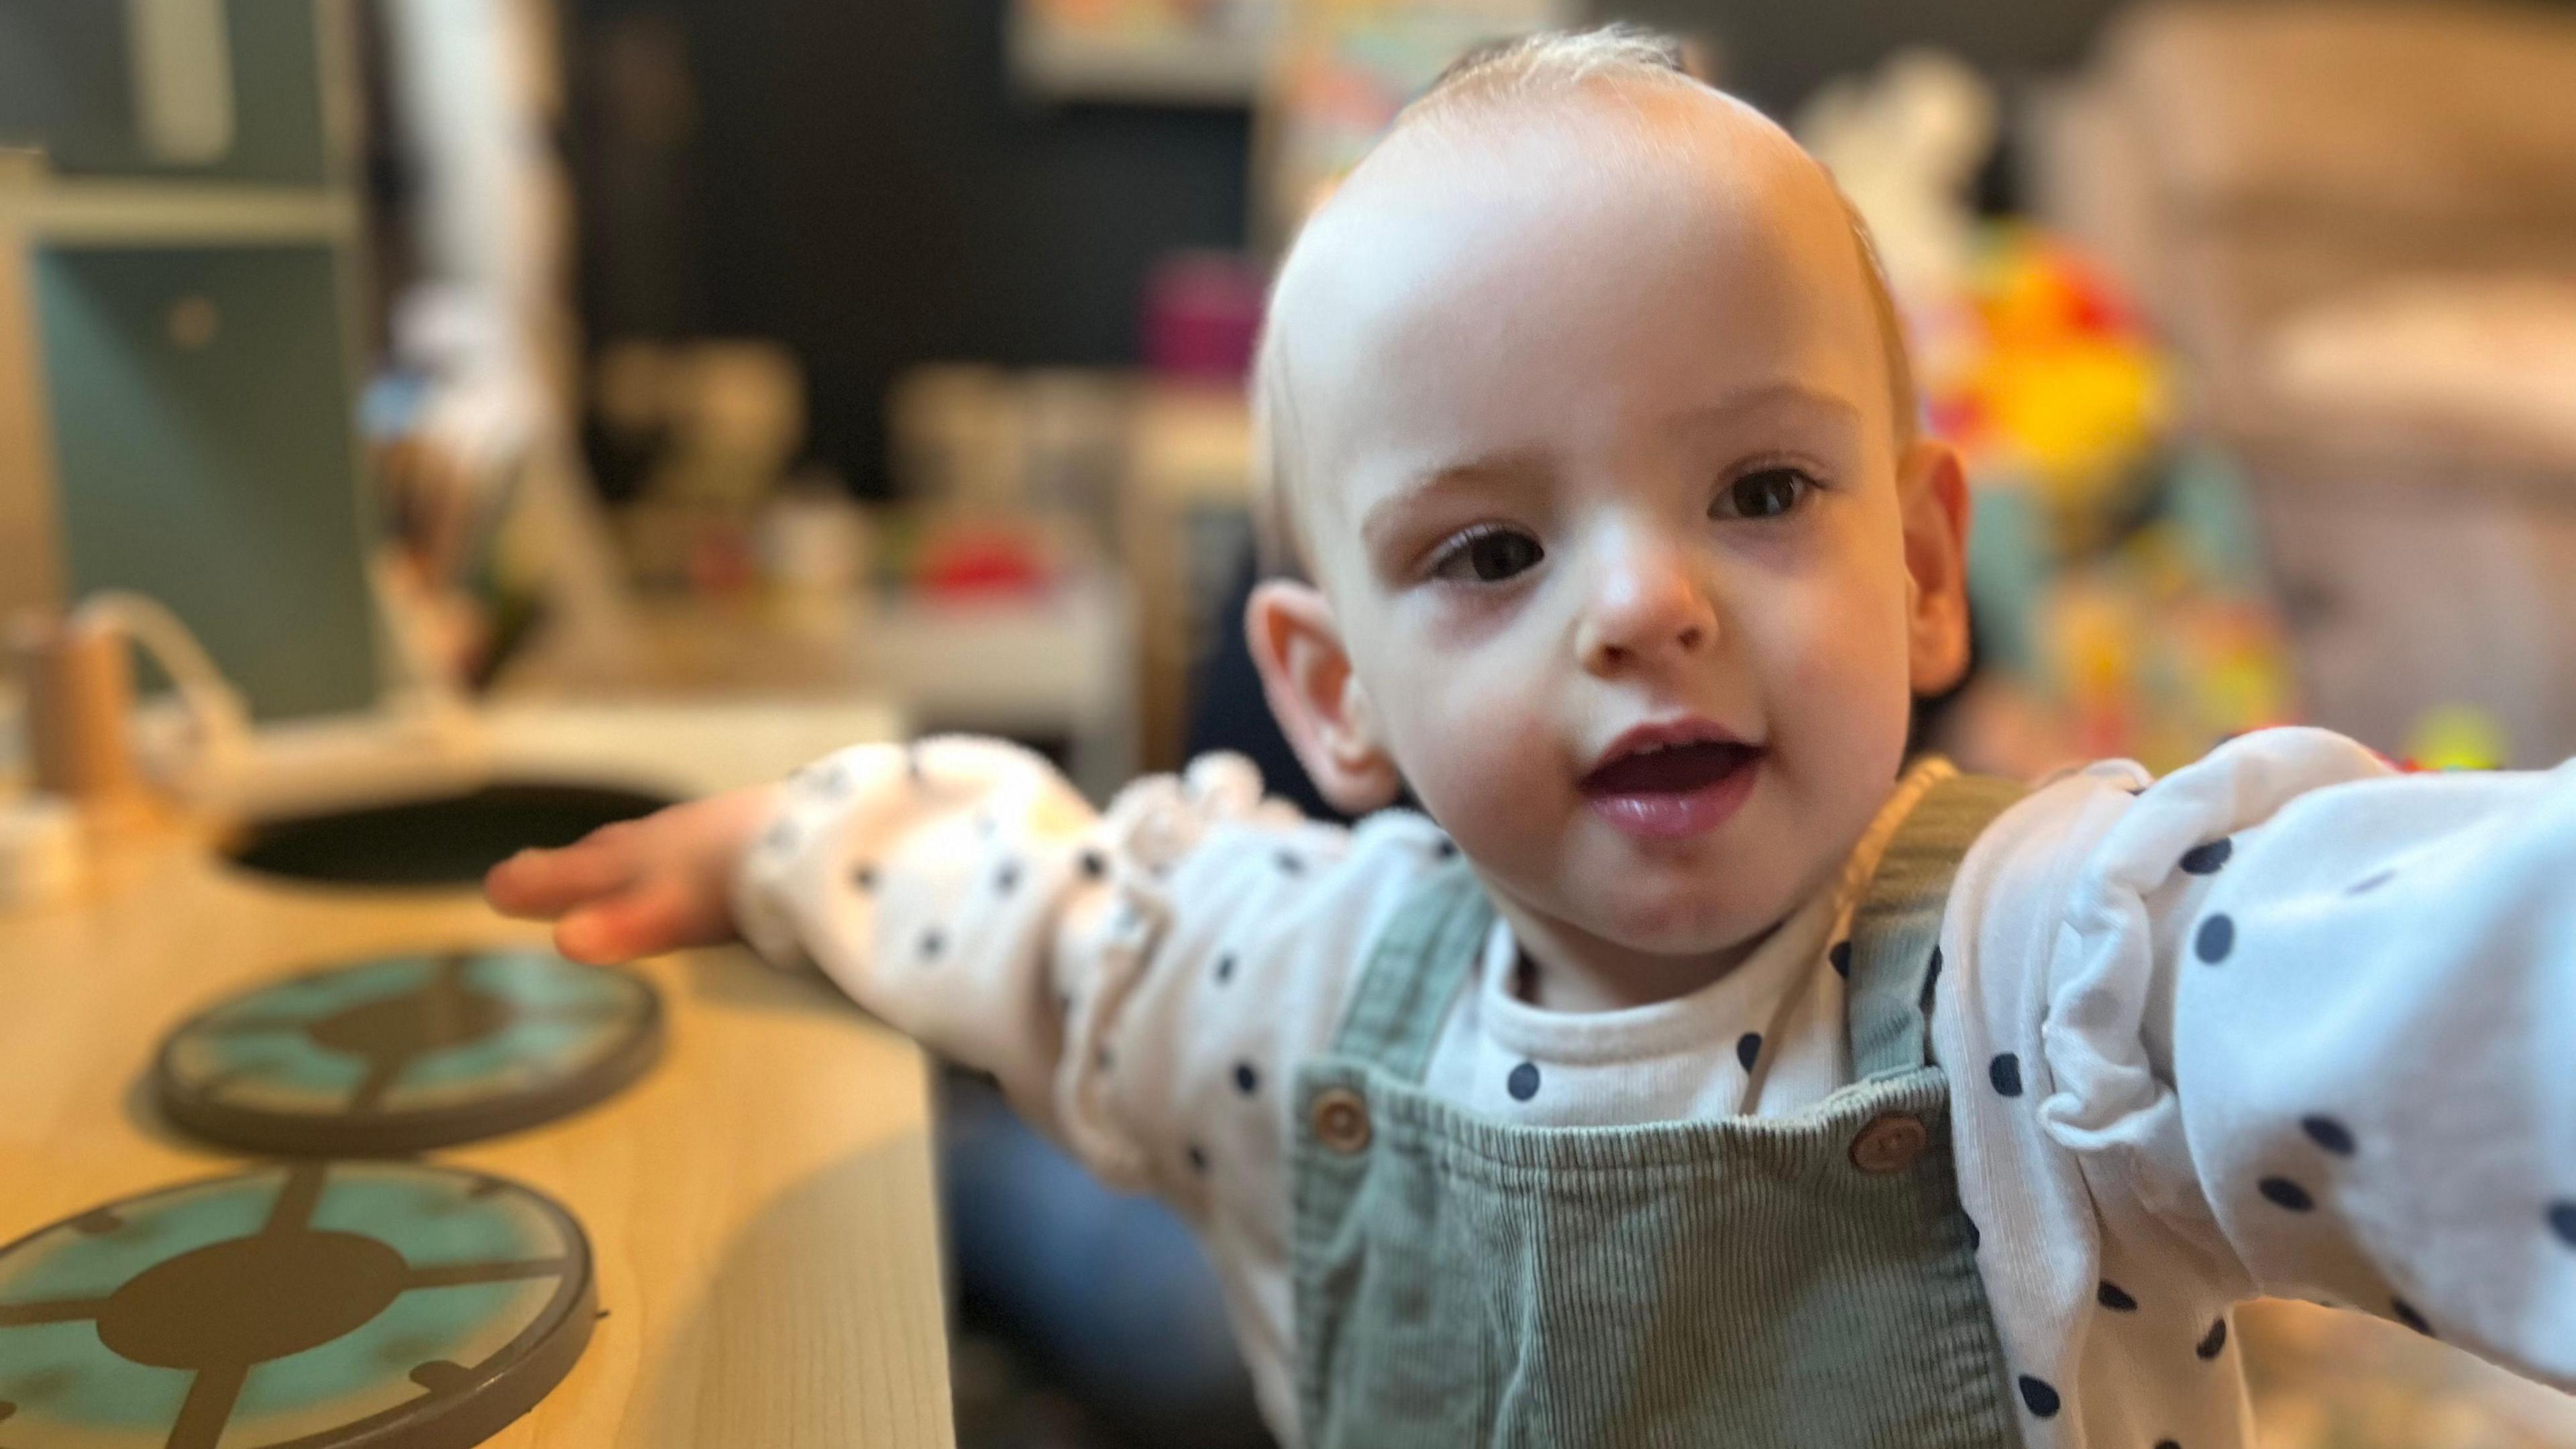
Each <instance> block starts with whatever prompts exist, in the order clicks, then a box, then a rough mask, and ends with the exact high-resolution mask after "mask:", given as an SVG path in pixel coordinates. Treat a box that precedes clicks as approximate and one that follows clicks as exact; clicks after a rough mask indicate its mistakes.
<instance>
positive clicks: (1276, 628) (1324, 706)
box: [1243, 579, 1402, 815]
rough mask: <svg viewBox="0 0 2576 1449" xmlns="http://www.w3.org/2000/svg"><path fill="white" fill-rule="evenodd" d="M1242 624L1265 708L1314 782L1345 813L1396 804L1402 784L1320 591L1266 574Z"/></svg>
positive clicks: (1256, 589)
mask: <svg viewBox="0 0 2576 1449" xmlns="http://www.w3.org/2000/svg"><path fill="white" fill-rule="evenodd" d="M1243 629H1244V634H1245V636H1246V637H1247V638H1248V639H1249V640H1250V641H1251V645H1252V662H1253V665H1254V667H1256V668H1258V669H1259V670H1260V671H1261V690H1262V693H1263V694H1265V695H1266V696H1268V697H1269V700H1270V713H1271V714H1272V715H1273V716H1274V717H1275V718H1277V719H1278V721H1279V729H1280V731H1281V733H1283V734H1285V735H1287V736H1288V743H1289V746H1290V747H1291V748H1293V749H1295V750H1296V751H1297V760H1298V763H1300V764H1302V765H1304V766H1305V767H1306V774H1307V775H1308V777H1310V778H1311V779H1313V780H1314V782H1315V788H1316V789H1317V790H1319V791H1321V792H1322V793H1323V796H1324V798H1325V799H1326V800H1329V801H1331V802H1332V804H1333V808H1334V809H1336V810H1339V811H1341V812H1342V813H1343V814H1345V815H1366V814H1367V813H1369V812H1370V811H1372V810H1381V809H1384V808H1385V807H1387V806H1388V805H1391V804H1393V803H1395V798H1396V795H1397V793H1398V791H1399V790H1400V789H1401V788H1402V782H1401V780H1400V778H1399V777H1398V776H1397V774H1396V769H1395V758H1394V756H1392V755H1390V754H1388V753H1387V751H1386V745H1385V742H1384V741H1383V740H1382V739H1381V738H1380V736H1379V733H1378V727H1377V719H1376V716H1375V714H1374V713H1373V712H1372V711H1371V710H1370V708H1369V702H1368V695H1367V693H1366V691H1364V690H1362V689H1361V688H1360V681H1359V676H1358V675H1357V674H1356V673H1354V672H1353V671H1352V669H1351V657H1350V654H1349V653H1348V652H1347V651H1346V650H1344V649H1343V647H1342V635H1341V630H1340V628H1339V627H1338V626H1336V625H1335V624H1334V622H1333V609H1332V605H1331V604H1330V603H1328V602H1327V601H1326V600H1325V598H1324V595H1323V591H1322V590H1320V589H1317V588H1316V587H1315V586H1314V585H1312V584H1305V583H1297V582H1293V581H1290V580H1287V579H1271V580H1269V581H1267V582H1265V583H1263V584H1261V585H1260V586H1259V587H1257V588H1255V589H1254V590H1253V591H1252V598H1251V600H1250V602H1248V603H1247V604H1245V605H1244V610H1243Z"/></svg>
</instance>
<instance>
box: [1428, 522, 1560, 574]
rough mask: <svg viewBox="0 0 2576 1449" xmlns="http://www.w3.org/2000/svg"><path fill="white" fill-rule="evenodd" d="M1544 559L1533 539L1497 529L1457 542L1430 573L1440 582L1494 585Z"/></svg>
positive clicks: (1522, 534)
mask: <svg viewBox="0 0 2576 1449" xmlns="http://www.w3.org/2000/svg"><path fill="white" fill-rule="evenodd" d="M1545 557H1547V555H1546V553H1545V551H1543V550H1542V549H1540V548H1539V546H1538V540H1537V539H1534V538H1532V537H1530V536H1529V535H1528V534H1526V533H1514V532H1512V531H1510V530H1508V529H1499V528H1498V529H1492V530H1489V531H1487V532H1484V533H1479V534H1475V535H1473V536H1472V537H1469V538H1464V539H1461V540H1459V541H1458V543H1457V544H1456V545H1454V546H1453V547H1451V548H1450V550H1449V551H1448V552H1447V553H1445V554H1443V555H1441V558H1440V562H1439V564H1438V565H1437V566H1436V567H1434V568H1433V569H1432V573H1433V574H1434V575H1435V576H1437V577H1440V578H1444V579H1452V580H1460V581H1465V580H1473V581H1475V582H1477V583H1480V584H1498V583H1501V582H1502V581H1503V580H1505V579H1508V578H1510V577H1512V576H1513V575H1515V574H1519V573H1524V572H1527V571H1528V570H1530V569H1533V568H1536V567H1538V561H1539V560H1540V559H1542V558H1545Z"/></svg>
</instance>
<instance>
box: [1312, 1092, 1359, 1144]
mask: <svg viewBox="0 0 2576 1449" xmlns="http://www.w3.org/2000/svg"><path fill="white" fill-rule="evenodd" d="M1313 1117H1314V1123H1315V1140H1316V1141H1318V1142H1321V1143H1323V1144H1324V1145H1325V1146H1326V1147H1329V1148H1331V1149H1333V1150H1334V1151H1335V1152H1364V1151H1366V1150H1367V1149H1368V1145H1369V1115H1368V1101H1367V1099H1365V1098H1363V1097H1362V1096H1360V1094H1359V1093H1357V1092H1354V1091H1352V1090H1351V1089H1350V1088H1348V1087H1327V1088H1325V1089H1324V1090H1323V1091H1321V1092H1317V1093H1316V1094H1315V1105H1314V1109H1313Z"/></svg>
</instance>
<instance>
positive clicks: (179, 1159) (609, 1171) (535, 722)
mask: <svg viewBox="0 0 2576 1449" xmlns="http://www.w3.org/2000/svg"><path fill="white" fill-rule="evenodd" d="M566 718H570V717H566ZM649 723H650V722H649V721H646V722H644V724H639V725H634V726H629V725H620V724H617V723H615V722H613V721H612V720H611V719H609V718H608V717H606V716H600V717H591V718H587V719H576V720H574V722H573V723H571V724H567V723H566V722H565V718H558V719H555V720H552V721H547V720H542V719H538V718H537V717H535V716H534V715H530V716H527V717H526V723H525V727H524V729H523V731H522V737H523V738H524V740H526V741H528V742H529V749H528V750H526V751H522V752H521V753H522V754H523V755H533V756H541V755H545V754H548V753H551V752H554V751H558V750H560V749H562V748H564V747H566V746H571V745H579V744H581V743H582V742H583V741H585V740H588V741H590V742H591V743H593V744H596V745H597V746H598V748H597V750H596V752H595V758H603V759H614V760H618V761H620V762H622V763H621V765H620V768H619V771H618V773H619V774H620V775H621V776H622V777H623V778H626V779H628V780H629V781H631V782H633V783H637V784H644V785H654V786H658V787H661V788H672V787H674V786H679V787H690V786H694V787H696V788H715V787H718V786H722V785H726V784H731V783H735V782H736V780H737V778H742V777H755V776H760V775H766V774H767V773H770V772H772V771H774V770H778V769H783V768H784V767H785V765H786V764H787V763H791V762H792V761H791V760H790V759H788V758H787V757H788V756H795V757H797V758H801V757H803V756H804V755H808V754H811V753H816V752H819V750H820V749H821V748H823V747H827V746H828V745H829V744H831V743H836V742H840V741H842V740H846V739H847V738H848V735H847V734H846V733H835V731H836V730H837V731H846V730H847V728H848V719H847V716H846V714H844V715H843V716H841V717H839V718H837V719H833V720H830V721H827V722H825V724H824V727H823V728H821V729H819V730H817V731H807V732H805V733H806V734H809V735H812V736H814V738H812V739H810V740H808V739H799V737H798V736H799V733H800V732H799V731H798V730H796V729H794V728H789V727H784V726H782V725H781V724H780V723H779V720H778V718H777V717H776V716H775V715H774V714H771V715H766V716H764V728H763V729H761V730H758V731H753V732H751V735H750V736H745V737H753V736H756V737H757V738H758V739H760V740H761V741H762V742H763V747H762V748H758V749H749V750H742V751H734V752H729V753H720V752H709V751H706V750H703V749H687V750H680V751H675V752H672V753H670V754H666V755H664V756H663V757H662V760H661V766H662V767H661V768H660V769H659V771H658V772H656V771H652V770H646V769H640V768H637V764H638V762H639V761H650V760H652V758H653V757H654V756H655V754H656V751H655V750H654V749H653V747H652V743H651V742H652V739H653V738H655V737H668V738H670V739H673V740H687V739H689V738H690V736H691V735H692V734H698V735H703V734H704V733H705V731H706V727H707V724H708V722H707V720H705V719H704V718H697V719H696V720H695V721H694V725H693V726H692V724H691V722H690V721H673V720H668V719H666V720H664V721H662V722H661V726H660V727H659V728H646V727H645V725H648V724H649ZM639 730H640V733H639ZM727 733H728V735H729V737H731V736H732V732H727ZM612 735H615V736H617V738H613V739H612V738H610V736H612ZM504 753H505V754H508V753H510V752H509V751H504ZM773 755H775V757H772V756H773ZM657 773H658V778H647V776H648V775H656V774H657ZM593 774H594V777H596V775H597V772H596V771H594V772H593ZM203 835H204V832H202V831H194V830H190V829H188V828H185V827H172V828H169V829H164V830H159V831H156V832H152V833H150V834H148V835H144V836H140V837H137V838H134V839H132V840H129V841H128V842H127V843H126V844H125V845H124V846H122V847H121V848H119V849H117V850H115V851H114V852H112V853H109V854H107V855H105V856H103V857H102V858H101V859H100V860H99V862H98V869H97V872H96V875H95V877H94V879H93V880H92V882H91V885H90V887H89V888H88V889H87V890H86V891H85V893H84V896H83V898H82V899H81V900H79V901H77V902H75V903H72V904H70V905H67V906H59V907H51V908H46V909H43V910H22V911H18V912H15V913H9V912H0V1241H5V1240H7V1239H11V1238H15V1237H17V1236H18V1235H20V1234H21V1233H24V1232H26V1231H29V1230H31V1229H34V1228H36V1227H39V1226H41V1225H43V1224H46V1223H50V1222H52V1221H54V1220H56V1219H58V1218H62V1217H65V1216H68V1215H71V1214H73V1213H77V1212H79V1211H81V1210H82V1209H84V1208H87V1207H91V1206H94V1205H96V1204H98V1203H101V1202H105V1201H108V1200H110V1199H114V1198H117V1197H122V1196H125V1195H128V1194H131V1193H135V1192H139V1191H143V1190H146V1189H150V1188H154V1187H158V1186H162V1185H166V1184H169V1183H173V1182H178V1181H181V1180H185V1179H189V1178H196V1177H205V1176H212V1175H217V1174H220V1173H224V1172H227V1171H229V1170H232V1169H233V1168H235V1167H237V1166H238V1165H240V1159H239V1158H238V1157H236V1156H234V1155H231V1154H227V1153H224V1152H220V1151H216V1150H213V1149H210V1148H207V1147H204V1146H201V1145H199V1144H197V1143H195V1142H193V1141H191V1140H189V1139H187V1138H184V1137H182V1136H180V1135H178V1134H177V1133H175V1132H174V1131H172V1130H171V1129H170V1128H168V1127H167V1126H166V1125H165V1124H163V1123H162V1122H161V1120H160V1119H159V1116H158V1114H157V1113H156V1111H155V1110H154V1108H153V1106H152V1104H151V1100H150V1091H149V1087H148V1083H147V1073H148V1069H149V1066H150V1063H151V1060H152V1055H153V1052H154V1050H155V1048H156V1046H157V1045H158V1043H159V1040H160V1037H161V1035H162V1033H163V1032H164V1031H165V1030H166V1029H167V1028H168V1027H169V1026H170V1025H171V1024H173V1023H174V1022H176V1021H178V1020H179V1019H180V1018H182V1017H184V1016H186V1015H187V1014H188V1013H189V1012H191V1011H193V1010H194V1009H195V1008H197V1007H198V1006H199V1005H201V1004H203V1003H205V1002H207V1001H208V1000H210V999H212V998H215V997H220V996H223V995H226V994H229V993H230V992H232V991H234V990H236V989H238V988H242V987H246V986H250V985H253V984H256V983H259V982H262V981H265V980H267V979H269V978H272V977H275V976H278V975H280V974H282V973H284V972H287V971H289V970H291V969H293V968H295V967H298V966H303V965H308V964H319V963H325V962H329V961H333V960H337V959H341V958H348V957H357V956H364V955H368V954H371V953H377V952H392V951H402V950H407V949H418V948H422V947H428V946H437V947H455V946H474V945H481V944H493V943H502V942H525V941H530V940H538V939H542V931H541V930H539V929H538V928H535V927H530V926H526V925H521V924H517V923H512V922H508V921H504V920H502V919H500V918H499V917H497V916H495V915H493V914H492V913H491V912H490V911H489V910H487V909H485V908H484V906H483V905H482V904H481V902H480V901H479V900H478V899H477V898H476V897H475V896H474V895H472V894H471V893H468V892H429V893H421V892H413V893H398V892H388V891H354V892H353V891H347V890H326V889H320V888H304V887H296V886H290V885H285V884H280V883H275V882H270V881H265V880H260V879H256V878H253V877H251V876H248V875H245V874H243V873H240V872H238V871H235V870H232V869H230V868H229V867H227V866H224V865H222V864H221V863H220V862H219V860H218V859H217V857H216V856H215V855H214V854H213V853H212V852H211V850H209V849H208V848H207V847H206V846H205V845H204V843H203ZM638 969H639V970H640V971H641V972H642V973H643V974H644V975H645V976H646V977H647V978H649V979H650V980H651V981H652V982H653V983H654V984H655V985H656V986H658V987H659V988H660V989H661V992H662V997H663V1001H664V1004H665V1007H666V1010H667V1012H668V1024H669V1048H668V1051H667V1053H666V1054H665V1056H664V1058H663V1060H662V1062H661V1064H660V1065H659V1066H657V1067H656V1068H655V1069H654V1070H653V1071H652V1072H651V1073H650V1074H649V1075H648V1076H646V1077H645V1078H644V1080H642V1081H641V1082H639V1083H637V1084H636V1085H634V1086H632V1087H629V1088H627V1089H626V1090H624V1091H623V1092H620V1093H619V1094H617V1095H616V1096H614V1097H612V1098H610V1099H609V1100H608V1101H607V1102H605V1103H603V1104H601V1105H599V1106H597V1107H593V1108H591V1109H589V1110H588V1111H585V1112H582V1113H579V1114H576V1115H575V1116H573V1117H570V1118H568V1119H565V1120H562V1121H558V1122H555V1123H553V1124H550V1125H547V1126H544V1127H539V1128H536V1129H534V1130H531V1131H527V1132H522V1133H518V1134H516V1135H513V1136H509V1137H505V1138H501V1139H497V1140H494V1141H490V1142H485V1143H478V1144H472V1145H469V1146H465V1147H460V1148H452V1149H447V1150H444V1151H440V1152H437V1153H433V1154H431V1156H432V1157H433V1158H435V1159H437V1160H440V1161H447V1162H454V1163H458V1164H461V1165H465V1166H469V1167H475V1168H482V1169H488V1170H490V1171H492V1172H495V1173H499V1174H502V1175H505V1176H507V1177H510V1178H514V1179H516V1180H518V1181H521V1182H524V1183H526V1184H528V1185H530V1186H532V1187H534V1188H537V1189H538V1190H540V1191H542V1192H544V1193H547V1194H548V1195H550V1196H552V1197H554V1198H555V1199H556V1200H558V1201H560V1202H562V1203H563V1204H564V1205H565V1206H567V1207H569V1208H570V1209H571V1210H572V1211H573V1213H574V1215H575V1216H577V1217H578V1218H580V1220H581V1222H582V1225H583V1226H584V1227H585V1228H586V1229H587V1230H588V1232H589V1235H590V1240H591V1247H592V1251H593V1253H594V1255H595V1257H596V1261H597V1273H598V1283H599V1301H600V1306H601V1307H602V1308H603V1309H605V1310H607V1317H605V1318H604V1319H603V1320H601V1321H600V1322H599V1324H598V1326H597V1331H596V1334H595V1336H594V1337H593V1339H592V1341H591V1344H590V1347H589V1349H588V1351H587V1352H585V1353H584V1355H583V1356H582V1359H581V1362H580V1363H579V1365H577V1366H576V1367H575V1368H574V1370H573V1372H572V1375H571V1377H569V1378H568V1379H566V1380H565V1381H564V1382H563V1384H562V1385H561V1386H559V1387H558V1388H556V1389H555V1390H554V1392H553V1393H551V1394H550V1395H548V1396H547V1398H546V1399H545V1400H544V1402H543V1403H541V1404H540V1405H538V1407H537V1409H536V1410H535V1412H533V1413H531V1414H530V1415H528V1416H527V1417H526V1418H524V1419H522V1420H520V1421H519V1422H518V1423H516V1424H514V1425H512V1426H511V1427H510V1428H508V1429H507V1430H505V1431H503V1432H502V1433H501V1434H500V1435H498V1436H496V1437H495V1438H493V1439H491V1440H489V1441H488V1442H489V1443H490V1444H492V1445H494V1446H500V1449H536V1446H547V1449H554V1446H561V1449H573V1446H580V1449H596V1446H609V1445H618V1446H629V1445H632V1446H647V1445H650V1446H664V1445H667V1446H673V1449H681V1446H689V1449H698V1446H713V1445H737V1444H738V1445H758V1446H762V1449H794V1446H804V1445H813V1446H824V1445H830V1446H854V1445H868V1446H886V1445H892V1446H900V1445H944V1444H948V1443H951V1442H952V1440H953V1434H952V1431H951V1427H950V1423H949V1407H948V1377H947V1374H948V1367H947V1349H946V1341H945V1338H944V1334H943V1311H942V1302H941V1296H940V1275H939V1254H938V1244H937V1231H936V1225H935V1222H934V1219H933V1215H932V1193H931V1168H930V1142H929V1135H928V1134H929V1115H928V1104H927V1086H928V1079H927V1073H926V1071H925V1068H924V1064H923V1060H922V1057H921V1056H920V1054H919V1053H918V1052H917V1051H916V1050H915V1049H914V1047H913V1046H912V1045H911V1044H910V1043H909V1042H907V1041H905V1040H903V1039H902V1038H900V1037H897V1036H895V1035H894V1034H892V1033H890V1032H888V1031H886V1030H885V1029H883V1028H882V1027H879V1026H877V1025H875V1024H873V1023H871V1022H870V1021H868V1020H867V1019H866V1018H864V1017H863V1016H861V1014H860V1013H859V1012H858V1011H857V1010H856V1009H855V1008H853V1007H852V1006H851V1005H850V1004H849V1003H848V1001H847V1000H846V999H844V998H842V997H841V996H840V995H839V994H838V993H836V992H834V991H833V990H832V989H831V988H830V987H829V986H828V985H827V984H825V983H822V982H819V981H815V980H810V979H803V978H793V977H788V976H784V975H781V974H779V973H777V972H774V971H772V970H770V969H769V968H767V967H765V966H762V965H760V964H759V963H758V962H756V961H754V960H753V959H751V958H750V957H749V956H748V955H747V954H745V953H743V952H740V951H735V950H724V951H707V952H693V953H687V954H683V955H679V956H674V957H669V958H665V959H660V960H655V961H649V962H646V963H643V964H642V965H641V966H640V967H639V968H638Z"/></svg>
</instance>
